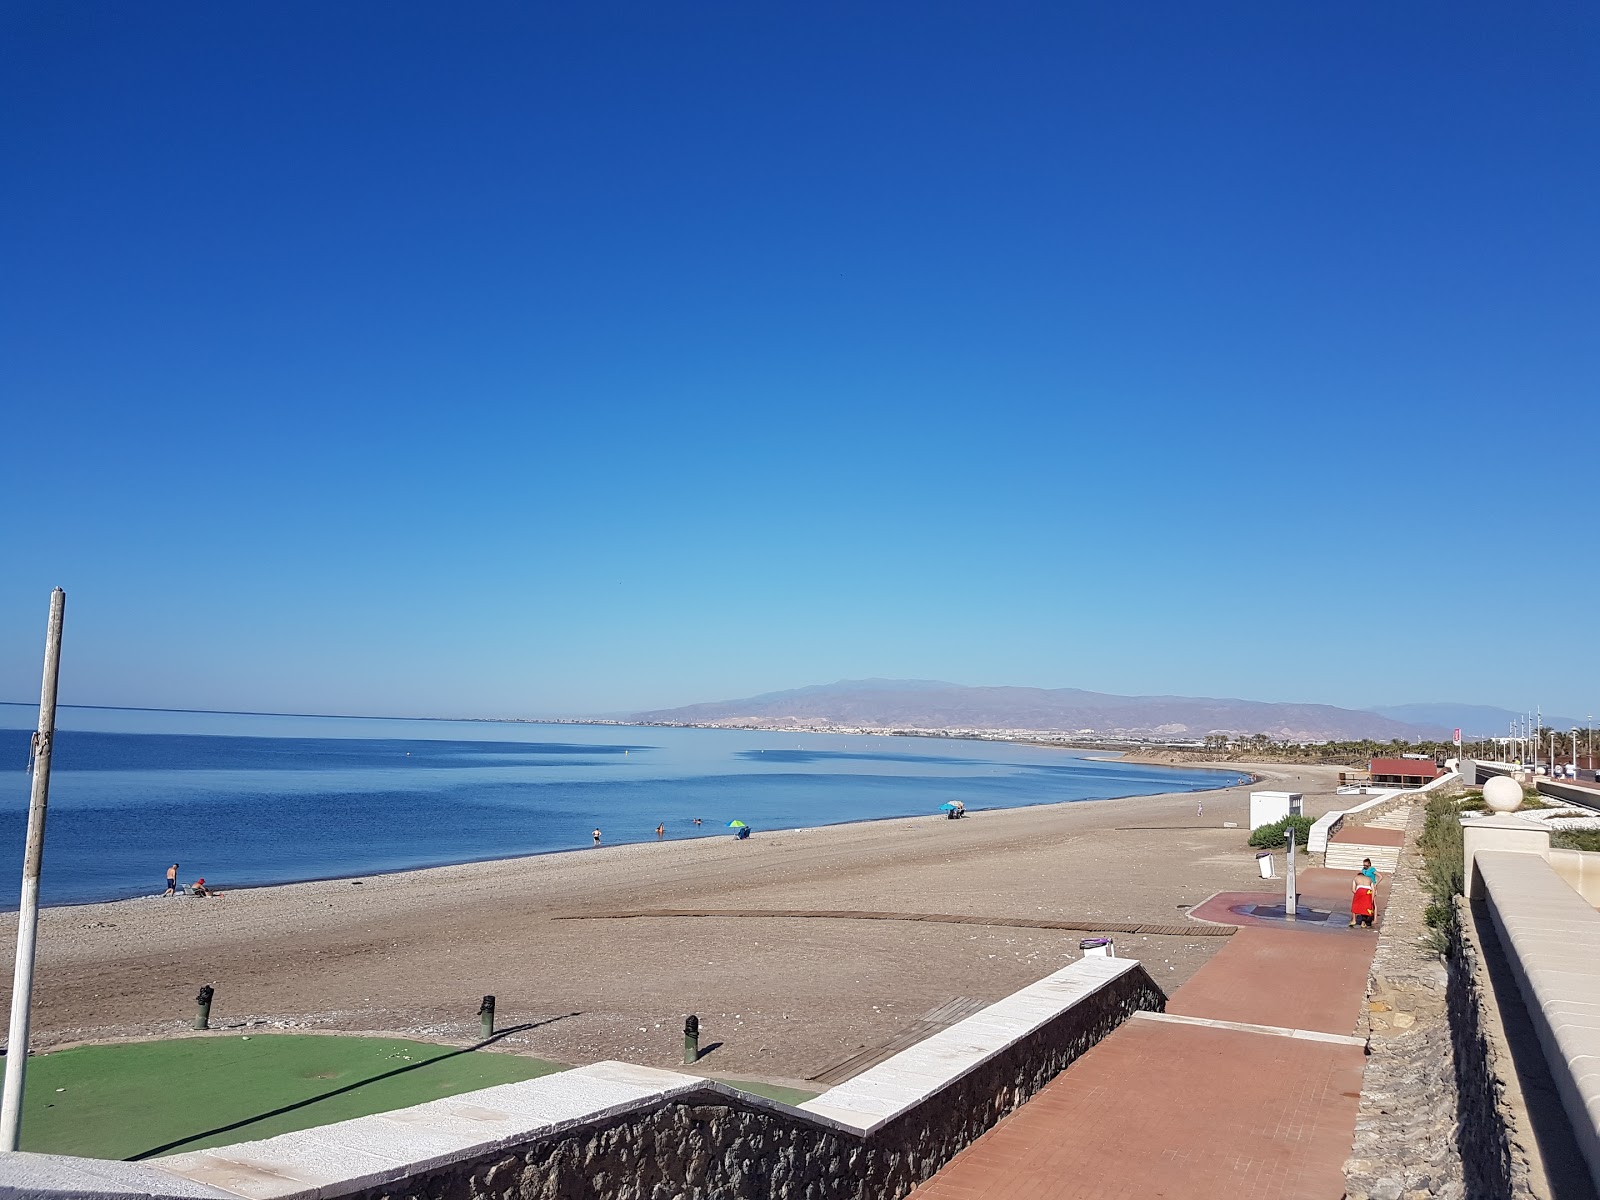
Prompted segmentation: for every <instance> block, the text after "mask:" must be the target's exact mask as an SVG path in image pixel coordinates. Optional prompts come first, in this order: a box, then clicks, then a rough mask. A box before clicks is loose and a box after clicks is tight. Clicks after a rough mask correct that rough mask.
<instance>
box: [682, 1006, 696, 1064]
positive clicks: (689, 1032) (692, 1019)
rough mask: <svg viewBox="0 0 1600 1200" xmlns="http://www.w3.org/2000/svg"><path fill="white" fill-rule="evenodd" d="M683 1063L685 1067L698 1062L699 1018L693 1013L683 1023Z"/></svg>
mask: <svg viewBox="0 0 1600 1200" xmlns="http://www.w3.org/2000/svg"><path fill="white" fill-rule="evenodd" d="M683 1061H684V1063H685V1064H686V1065H687V1064H693V1063H697V1062H699V1061H700V1018H699V1017H697V1016H695V1015H694V1014H693V1013H690V1014H689V1016H688V1017H686V1018H685V1019H684V1022H683Z"/></svg>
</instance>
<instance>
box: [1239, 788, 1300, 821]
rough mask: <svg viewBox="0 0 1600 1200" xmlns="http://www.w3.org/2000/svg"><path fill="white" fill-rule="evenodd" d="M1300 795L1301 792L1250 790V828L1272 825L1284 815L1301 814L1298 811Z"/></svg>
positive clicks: (1293, 815)
mask: <svg viewBox="0 0 1600 1200" xmlns="http://www.w3.org/2000/svg"><path fill="white" fill-rule="evenodd" d="M1302 797H1303V793H1301V792H1251V793H1250V828H1251V829H1260V828H1261V827H1262V826H1263V825H1274V824H1276V823H1277V822H1279V821H1281V820H1283V819H1284V818H1285V817H1298V816H1303V815H1304V814H1303V813H1302V812H1301V811H1300V810H1301V808H1302V804H1301V799H1302Z"/></svg>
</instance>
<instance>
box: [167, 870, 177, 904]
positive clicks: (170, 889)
mask: <svg viewBox="0 0 1600 1200" xmlns="http://www.w3.org/2000/svg"><path fill="white" fill-rule="evenodd" d="M177 890H178V864H177V863H173V864H172V865H171V866H170V867H168V868H167V895H169V896H170V895H172V893H174V892H176V891H177Z"/></svg>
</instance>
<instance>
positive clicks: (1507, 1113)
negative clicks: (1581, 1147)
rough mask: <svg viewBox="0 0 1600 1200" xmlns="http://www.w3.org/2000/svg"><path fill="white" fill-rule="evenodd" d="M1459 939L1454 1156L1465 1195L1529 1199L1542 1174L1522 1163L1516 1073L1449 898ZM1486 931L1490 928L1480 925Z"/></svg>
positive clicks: (1474, 939) (1464, 911)
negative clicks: (1457, 1158) (1457, 1126)
mask: <svg viewBox="0 0 1600 1200" xmlns="http://www.w3.org/2000/svg"><path fill="white" fill-rule="evenodd" d="M1456 919H1457V921H1458V922H1459V923H1460V929H1461V937H1460V939H1459V946H1458V948H1457V952H1456V953H1455V954H1453V955H1452V956H1451V957H1450V961H1449V978H1450V988H1449V999H1450V1028H1451V1034H1452V1038H1451V1045H1452V1049H1453V1051H1454V1054H1455V1066H1456V1086H1457V1090H1458V1092H1459V1096H1460V1101H1459V1108H1460V1114H1461V1115H1460V1126H1461V1131H1462V1133H1461V1137H1460V1144H1461V1157H1462V1165H1463V1167H1464V1168H1465V1170H1466V1177H1467V1179H1468V1181H1469V1183H1470V1184H1471V1187H1472V1191H1471V1195H1473V1196H1486V1197H1501V1196H1535V1195H1539V1196H1542V1195H1545V1194H1547V1193H1546V1192H1545V1190H1544V1189H1543V1188H1539V1187H1536V1186H1535V1179H1536V1178H1537V1177H1538V1176H1539V1175H1540V1174H1542V1173H1541V1172H1539V1171H1538V1170H1537V1168H1536V1167H1535V1166H1534V1165H1533V1164H1530V1161H1529V1156H1528V1152H1527V1149H1526V1147H1527V1146H1528V1145H1529V1144H1530V1142H1531V1139H1530V1138H1528V1137H1527V1130H1526V1129H1521V1128H1519V1126H1520V1125H1522V1124H1524V1123H1525V1120H1524V1117H1523V1106H1522V1105H1521V1104H1520V1103H1519V1102H1518V1096H1517V1091H1518V1089H1517V1085H1516V1070H1515V1067H1514V1065H1513V1064H1512V1062H1511V1054H1510V1049H1509V1047H1508V1046H1507V1044H1506V1040H1505V1033H1504V1030H1503V1027H1502V1024H1501V1020H1500V1014H1499V1011H1498V1005H1497V1002H1496V999H1495V990H1494V987H1493V984H1492V982H1491V980H1490V978H1489V965H1488V962H1487V959H1486V957H1485V947H1484V945H1483V940H1482V937H1481V936H1480V929H1482V928H1484V927H1486V926H1487V925H1488V923H1487V922H1483V923H1482V924H1481V925H1480V923H1479V922H1478V921H1477V919H1476V918H1475V916H1474V913H1473V911H1472V906H1471V904H1470V903H1469V902H1468V901H1467V900H1466V899H1465V898H1464V897H1460V896H1458V897H1457V898H1456ZM1486 932H1488V933H1489V936H1491V937H1492V936H1493V931H1492V929H1486Z"/></svg>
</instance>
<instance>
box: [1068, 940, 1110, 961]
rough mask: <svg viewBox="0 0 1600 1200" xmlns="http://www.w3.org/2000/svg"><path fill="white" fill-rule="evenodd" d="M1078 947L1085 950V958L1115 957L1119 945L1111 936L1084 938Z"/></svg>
mask: <svg viewBox="0 0 1600 1200" xmlns="http://www.w3.org/2000/svg"><path fill="white" fill-rule="evenodd" d="M1078 949H1079V950H1082V951H1083V956H1084V957H1085V958H1090V957H1094V958H1115V957H1116V956H1117V945H1116V943H1115V942H1113V941H1112V940H1111V939H1110V938H1084V939H1083V941H1081V942H1079V943H1078Z"/></svg>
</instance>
